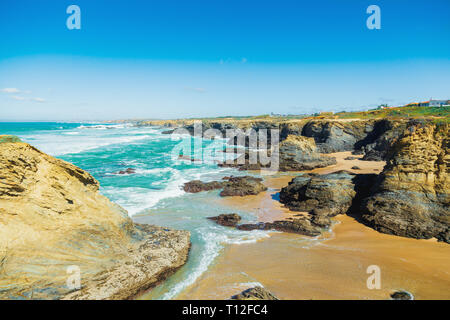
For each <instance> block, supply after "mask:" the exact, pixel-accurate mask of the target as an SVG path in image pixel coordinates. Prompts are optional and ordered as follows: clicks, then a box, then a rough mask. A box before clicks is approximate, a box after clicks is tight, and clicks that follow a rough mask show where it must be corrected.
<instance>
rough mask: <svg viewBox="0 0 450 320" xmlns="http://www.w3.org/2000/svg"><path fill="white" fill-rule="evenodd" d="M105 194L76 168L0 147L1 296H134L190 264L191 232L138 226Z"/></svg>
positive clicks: (21, 146) (22, 146) (24, 149)
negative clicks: (74, 274)
mask: <svg viewBox="0 0 450 320" xmlns="http://www.w3.org/2000/svg"><path fill="white" fill-rule="evenodd" d="M98 189H99V184H98V182H97V180H95V179H94V178H93V177H92V176H91V175H90V174H88V173H87V172H85V171H83V170H81V169H80V168H77V167H76V166H74V165H72V164H70V163H67V162H65V161H62V160H59V159H55V158H53V157H51V156H48V155H46V154H44V153H42V152H40V151H39V150H37V149H36V148H34V147H32V146H30V145H28V144H26V143H22V142H16V143H10V142H5V143H0V298H3V299H17V298H19V299H23V298H27V299H58V298H63V297H65V298H68V299H127V298H131V297H133V296H135V295H136V294H138V293H139V292H141V291H142V290H145V289H148V288H150V287H151V286H152V285H154V284H156V283H157V282H158V281H160V280H162V279H164V278H165V277H167V275H169V274H170V273H172V272H173V271H174V270H176V269H177V268H179V267H180V266H182V265H183V264H184V263H185V262H186V259H187V256H188V251H189V247H190V241H189V233H188V232H186V231H174V230H169V229H164V228H160V227H155V226H150V225H136V224H134V223H133V222H132V220H131V219H130V218H129V217H128V215H127V212H126V211H125V210H124V209H122V208H121V207H119V206H118V205H116V204H114V203H112V202H111V201H109V200H108V199H107V198H106V197H104V196H102V195H101V194H100V193H99V192H98ZM70 266H75V267H76V268H79V270H80V275H81V286H82V288H81V290H78V291H76V290H75V291H74V290H73V289H70V288H69V287H68V286H67V280H68V277H69V276H70V275H71V274H69V273H68V267H70Z"/></svg>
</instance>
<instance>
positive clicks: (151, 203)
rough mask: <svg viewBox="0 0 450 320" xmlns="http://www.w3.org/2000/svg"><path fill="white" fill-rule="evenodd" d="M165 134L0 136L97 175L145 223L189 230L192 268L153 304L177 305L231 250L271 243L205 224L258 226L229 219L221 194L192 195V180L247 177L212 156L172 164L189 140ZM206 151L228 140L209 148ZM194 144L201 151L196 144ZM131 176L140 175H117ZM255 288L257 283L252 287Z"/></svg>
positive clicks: (76, 128) (88, 129)
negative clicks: (223, 218)
mask: <svg viewBox="0 0 450 320" xmlns="http://www.w3.org/2000/svg"><path fill="white" fill-rule="evenodd" d="M164 130H167V129H164V128H158V127H136V126H133V125H132V124H127V123H125V124H98V123H57V122H47V123H44V122H39V123H29V122H26V123H18V122H11V123H0V134H12V135H16V136H18V137H19V138H21V139H22V140H23V141H25V142H27V143H29V144H31V145H33V146H35V147H36V148H38V149H39V150H41V151H43V152H45V153H47V154H50V155H52V156H55V157H57V158H60V159H63V160H66V161H68V162H71V163H73V164H75V165H76V166H78V167H80V168H82V169H83V170H86V171H88V172H89V173H90V174H92V175H93V176H94V177H95V178H96V179H97V180H98V181H99V182H100V185H101V188H100V192H101V193H102V194H103V195H105V196H107V197H108V198H109V199H110V200H112V201H113V202H116V203H118V204H119V205H121V206H122V207H123V208H125V209H126V210H127V211H128V214H129V215H130V217H132V219H133V220H134V221H136V222H139V223H150V224H155V225H159V226H164V227H169V228H174V229H183V230H189V231H190V232H191V241H192V247H191V252H190V255H189V260H188V262H187V263H186V265H185V266H183V267H182V268H181V269H180V270H178V271H177V272H176V273H175V274H174V275H173V276H171V277H170V278H169V280H168V281H165V282H163V283H162V284H161V285H159V286H157V287H156V288H155V289H154V290H152V291H151V292H150V294H148V295H145V296H144V297H145V298H148V299H173V298H176V297H177V296H178V295H179V294H180V293H181V292H182V291H183V290H184V289H186V288H187V287H189V286H190V285H192V284H194V283H195V281H196V280H197V279H198V278H199V277H200V276H201V275H202V274H203V273H204V272H205V271H206V270H207V269H208V267H209V266H210V265H211V264H212V263H213V262H214V260H215V259H216V258H217V257H218V256H219V255H220V253H221V251H222V250H223V248H224V247H225V246H226V245H229V244H240V243H249V242H256V241H257V240H259V239H262V238H266V237H269V233H268V232H265V231H256V230H255V231H252V232H244V231H238V230H234V229H231V228H226V227H222V226H219V225H217V224H215V223H214V222H213V221H210V220H208V219H206V217H210V216H216V215H219V214H221V213H230V212H234V213H238V214H240V215H241V216H242V217H243V220H244V221H248V222H254V221H256V218H255V216H254V215H252V213H251V212H245V211H240V212H239V211H238V212H237V211H236V210H235V209H233V211H230V210H231V209H230V208H228V207H226V206H224V205H222V204H220V203H219V202H218V201H217V199H218V193H219V192H218V191H212V192H203V193H198V194H187V193H185V192H184V191H183V190H182V186H183V184H184V183H185V182H188V181H191V180H202V181H212V180H220V179H222V178H223V177H224V176H229V175H235V176H237V175H244V174H245V173H243V172H239V171H237V170H236V169H233V168H219V167H217V165H216V164H215V163H214V160H216V159H215V158H214V157H217V155H211V156H210V159H208V160H209V161H205V162H202V163H199V162H191V161H180V160H179V159H177V158H176V157H173V156H171V154H172V150H174V148H175V147H176V146H177V145H179V144H180V143H181V141H182V139H191V141H193V139H200V138H193V137H186V136H184V137H182V136H178V137H175V138H174V137H173V136H172V135H168V134H162V132H163V131H164ZM200 140H201V141H197V142H200V143H201V146H202V149H205V150H206V149H207V148H208V147H211V144H213V143H214V144H217V143H222V144H223V145H225V143H226V142H225V140H223V141H221V140H217V139H216V140H214V141H211V140H202V139H200ZM193 144H194V143H193ZM127 168H132V169H134V170H135V173H133V174H117V173H118V172H119V171H123V170H126V169H127ZM247 280H248V281H252V279H247Z"/></svg>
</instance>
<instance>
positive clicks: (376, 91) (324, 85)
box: [0, 0, 450, 121]
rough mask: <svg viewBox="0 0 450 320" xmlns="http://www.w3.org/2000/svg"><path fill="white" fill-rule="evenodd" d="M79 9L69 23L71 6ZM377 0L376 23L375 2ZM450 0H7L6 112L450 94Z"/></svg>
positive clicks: (346, 103)
mask: <svg viewBox="0 0 450 320" xmlns="http://www.w3.org/2000/svg"><path fill="white" fill-rule="evenodd" d="M71 4H76V5H78V6H79V7H80V8H81V30H68V29H67V27H66V19H67V17H68V16H69V15H68V14H67V13H66V8H67V7H68V6H69V5H71ZM371 4H376V5H378V6H379V7H380V8H381V29H380V30H369V29H368V28H367V27H366V19H367V18H368V16H369V15H368V14H367V13H366V8H367V7H368V6H369V5H371ZM449 13H450V1H448V0H428V1H414V0H389V1H377V0H371V1H363V0H315V1H299V0H297V1H287V0H279V1H261V0H260V1H248V0H240V1H238V0H226V1H221V0H201V1H199V0H193V1H171V0H161V1H152V0H149V1H132V0H128V1H114V0H109V1H102V0H95V1H93V0H89V1H84V0H71V1H63V0H58V1H56V0H55V1H50V0H41V1H33V0H28V1H26V0H2V1H1V2H0V36H1V41H0V120H27V121H28V120H102V119H120V118H180V117H194V116H216V115H252V114H264V113H270V112H274V113H282V114H287V113H290V114H299V113H310V112H317V111H326V110H331V111H341V110H358V109H365V108H370V107H373V106H376V105H378V104H380V103H388V104H393V105H395V104H401V103H406V102H409V101H416V100H422V99H429V98H430V97H433V98H442V99H443V98H450V90H449V88H450V80H449V76H448V75H449V74H450V41H449V39H450V19H449Z"/></svg>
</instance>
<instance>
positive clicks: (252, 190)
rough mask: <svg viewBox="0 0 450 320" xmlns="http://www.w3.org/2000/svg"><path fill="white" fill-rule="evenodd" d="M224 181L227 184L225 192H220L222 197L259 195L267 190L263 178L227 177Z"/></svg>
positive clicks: (224, 188)
mask: <svg viewBox="0 0 450 320" xmlns="http://www.w3.org/2000/svg"><path fill="white" fill-rule="evenodd" d="M224 179H226V182H225V183H224V187H223V190H222V191H221V192H220V196H221V197H232V196H240V197H242V196H249V195H257V194H258V193H261V192H263V191H266V190H267V187H266V186H265V185H264V184H263V183H262V181H263V179H261V178H255V177H252V176H244V177H225V178H224Z"/></svg>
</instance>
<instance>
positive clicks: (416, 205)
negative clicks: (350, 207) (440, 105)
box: [363, 124, 450, 243]
mask: <svg viewBox="0 0 450 320" xmlns="http://www.w3.org/2000/svg"><path fill="white" fill-rule="evenodd" d="M449 145H450V138H449V126H448V125H442V126H436V125H434V124H415V125H411V126H409V128H408V130H407V131H405V133H404V135H403V136H402V137H401V138H400V139H399V141H398V142H397V143H396V144H395V145H394V146H393V148H392V150H391V152H390V154H389V156H388V162H387V165H386V167H385V168H384V170H383V172H382V173H381V175H380V180H379V182H378V184H377V185H376V187H375V191H374V193H373V194H372V195H371V196H370V197H368V198H367V199H366V201H365V203H364V206H363V210H364V215H363V217H364V219H365V220H366V221H367V222H368V223H369V224H371V225H372V226H373V227H374V228H375V229H376V230H378V231H380V232H383V233H389V234H395V235H400V236H405V237H412V238H418V239H429V238H432V237H436V238H437V239H439V240H441V241H445V242H447V243H450V210H449V205H450V195H449V192H450V177H449V174H448V170H449V164H450V154H449Z"/></svg>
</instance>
